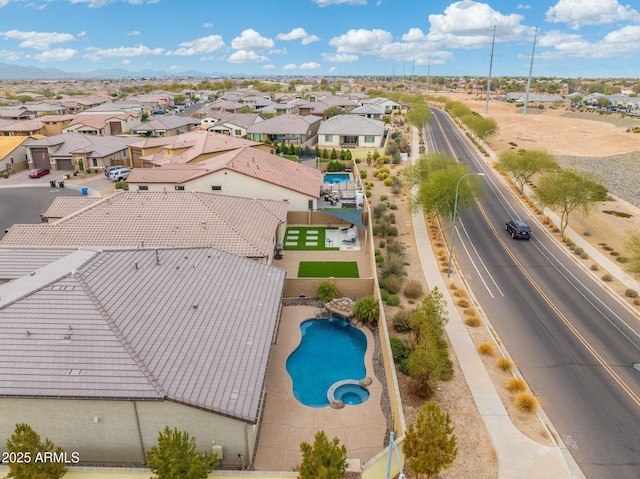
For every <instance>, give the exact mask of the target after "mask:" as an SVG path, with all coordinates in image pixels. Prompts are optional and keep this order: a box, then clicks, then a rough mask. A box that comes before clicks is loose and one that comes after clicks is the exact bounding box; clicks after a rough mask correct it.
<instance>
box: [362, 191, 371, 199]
mask: <svg viewBox="0 0 640 479" xmlns="http://www.w3.org/2000/svg"><path fill="white" fill-rule="evenodd" d="M364 195H365V196H366V197H367V198H370V197H371V192H370V191H369V190H367V191H365V192H364Z"/></svg>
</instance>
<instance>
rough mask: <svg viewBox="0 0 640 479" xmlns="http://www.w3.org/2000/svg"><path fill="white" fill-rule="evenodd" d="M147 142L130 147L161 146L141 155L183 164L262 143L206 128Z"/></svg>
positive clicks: (154, 160)
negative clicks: (150, 153) (179, 150)
mask: <svg viewBox="0 0 640 479" xmlns="http://www.w3.org/2000/svg"><path fill="white" fill-rule="evenodd" d="M156 140H163V141H154V142H149V140H143V141H140V142H135V143H132V144H131V146H132V147H134V148H135V147H139V148H149V147H150V146H156V147H157V146H163V147H164V150H163V151H162V152H160V153H157V154H154V155H148V156H144V157H142V158H143V159H145V160H149V161H151V162H152V163H154V164H156V165H166V164H173V165H184V164H186V163H190V162H193V161H194V160H197V159H199V158H202V159H204V158H206V157H207V156H212V155H215V154H220V153H223V152H225V151H231V150H236V149H238V148H242V147H245V146H250V147H254V146H260V145H262V143H260V142H257V141H252V140H247V139H244V138H235V137H233V136H228V135H222V134H220V133H214V132H212V131H207V130H192V131H190V132H188V133H183V134H181V135H175V136H168V137H165V138H161V139H160V138H156ZM180 148H187V150H186V151H184V152H181V153H178V154H174V153H173V151H172V150H176V149H180Z"/></svg>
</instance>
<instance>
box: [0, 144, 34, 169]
mask: <svg viewBox="0 0 640 479" xmlns="http://www.w3.org/2000/svg"><path fill="white" fill-rule="evenodd" d="M28 140H29V137H28V136H0V172H3V171H6V170H7V169H9V168H11V169H13V171H18V169H26V168H27V160H26V158H27V147H26V146H25V144H26V143H27V141H28Z"/></svg>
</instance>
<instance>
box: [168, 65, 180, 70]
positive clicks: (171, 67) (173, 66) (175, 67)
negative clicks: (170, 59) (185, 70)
mask: <svg viewBox="0 0 640 479" xmlns="http://www.w3.org/2000/svg"><path fill="white" fill-rule="evenodd" d="M177 69H178V65H171V66H170V67H169V70H171V71H176V70H177Z"/></svg>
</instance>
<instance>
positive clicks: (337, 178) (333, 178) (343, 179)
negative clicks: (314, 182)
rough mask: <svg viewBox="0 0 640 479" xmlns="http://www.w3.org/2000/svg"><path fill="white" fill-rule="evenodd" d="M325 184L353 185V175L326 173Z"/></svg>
mask: <svg viewBox="0 0 640 479" xmlns="http://www.w3.org/2000/svg"><path fill="white" fill-rule="evenodd" d="M324 182H325V183H330V184H332V185H333V184H337V183H351V175H350V174H349V173H325V174H324Z"/></svg>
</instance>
